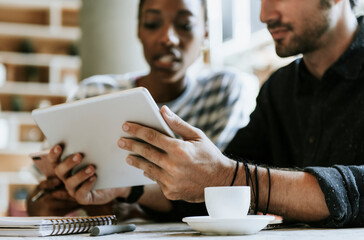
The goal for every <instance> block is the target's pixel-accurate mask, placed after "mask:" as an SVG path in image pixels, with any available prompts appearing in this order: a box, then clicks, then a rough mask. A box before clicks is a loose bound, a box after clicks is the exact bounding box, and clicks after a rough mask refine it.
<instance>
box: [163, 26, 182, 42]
mask: <svg viewBox="0 0 364 240" xmlns="http://www.w3.org/2000/svg"><path fill="white" fill-rule="evenodd" d="M161 40H162V44H163V45H165V46H166V47H171V46H178V45H179V42H180V39H179V36H178V33H177V32H176V30H175V29H174V27H173V26H169V27H167V28H166V30H165V31H164V34H163V37H162V38H161Z"/></svg>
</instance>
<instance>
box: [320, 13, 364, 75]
mask: <svg viewBox="0 0 364 240" xmlns="http://www.w3.org/2000/svg"><path fill="white" fill-rule="evenodd" d="M358 23H359V29H358V32H357V34H356V36H355V38H354V40H353V42H352V43H351V44H350V46H349V47H348V48H347V49H346V50H345V52H344V53H343V54H342V55H341V57H340V58H339V59H338V61H336V62H335V63H334V64H333V65H332V66H331V67H330V68H329V69H328V70H327V71H326V73H327V72H328V71H335V72H336V73H337V74H339V75H341V76H342V77H343V79H353V80H355V79H357V78H358V77H359V74H360V72H361V70H362V69H363V68H364V16H361V17H359V18H358Z"/></svg>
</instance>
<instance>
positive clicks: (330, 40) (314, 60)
mask: <svg viewBox="0 0 364 240" xmlns="http://www.w3.org/2000/svg"><path fill="white" fill-rule="evenodd" d="M358 28H359V26H358V22H357V20H356V18H355V16H354V15H353V14H351V15H350V16H345V17H343V18H342V19H340V20H339V21H338V23H337V25H336V27H335V29H333V30H332V31H331V32H330V33H328V34H326V35H325V36H323V37H322V43H323V44H322V46H321V47H320V48H318V49H317V50H316V51H313V52H310V53H307V54H304V55H303V60H304V62H305V64H306V67H307V69H308V70H309V72H310V73H311V74H312V75H313V76H314V77H316V78H317V79H319V80H321V78H322V77H323V75H324V74H325V72H326V70H327V69H328V68H329V67H330V66H331V65H332V64H334V63H335V62H336V61H337V60H338V59H339V58H340V56H341V55H342V54H343V53H344V51H345V50H346V49H347V48H348V47H349V46H350V44H351V43H352V41H353V40H354V38H355V35H356V32H357V30H358Z"/></svg>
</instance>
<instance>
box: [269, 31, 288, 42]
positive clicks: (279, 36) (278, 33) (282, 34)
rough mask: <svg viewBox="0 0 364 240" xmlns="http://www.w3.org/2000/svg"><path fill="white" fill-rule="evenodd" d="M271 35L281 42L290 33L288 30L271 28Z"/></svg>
mask: <svg viewBox="0 0 364 240" xmlns="http://www.w3.org/2000/svg"><path fill="white" fill-rule="evenodd" d="M269 32H270V34H271V35H272V38H273V39H274V40H279V39H282V38H284V37H285V36H286V35H287V33H288V32H289V29H288V28H271V29H269Z"/></svg>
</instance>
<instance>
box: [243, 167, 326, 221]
mask: <svg viewBox="0 0 364 240" xmlns="http://www.w3.org/2000/svg"><path fill="white" fill-rule="evenodd" d="M242 165H243V164H242ZM249 171H250V174H251V177H252V179H253V183H254V189H256V186H255V184H256V183H255V180H256V177H255V166H252V165H249ZM240 172H241V173H243V174H239V175H240V178H239V179H238V180H237V184H236V185H246V180H245V176H246V175H245V169H244V166H242V167H241V169H240ZM270 175H271V176H270V180H271V189H270V201H269V209H268V213H272V214H276V215H280V216H283V217H284V218H288V219H294V220H298V221H303V222H317V221H321V220H324V219H326V218H327V217H329V215H330V213H329V210H328V208H327V205H326V202H325V197H324V194H323V192H322V190H321V188H320V186H319V184H318V182H317V179H316V178H315V177H314V176H313V175H311V174H309V173H306V172H302V171H286V170H277V169H270ZM258 182H259V203H258V206H259V208H258V210H259V211H261V212H265V210H266V207H267V201H268V192H269V178H268V171H267V169H266V168H263V167H258ZM250 185H251V183H250ZM252 192H253V191H252ZM252 207H253V209H254V208H255V196H254V194H252Z"/></svg>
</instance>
